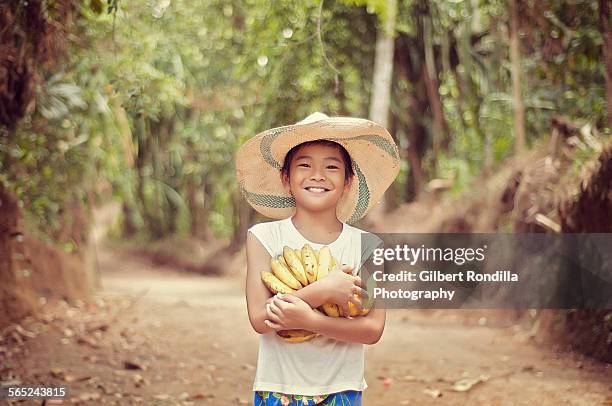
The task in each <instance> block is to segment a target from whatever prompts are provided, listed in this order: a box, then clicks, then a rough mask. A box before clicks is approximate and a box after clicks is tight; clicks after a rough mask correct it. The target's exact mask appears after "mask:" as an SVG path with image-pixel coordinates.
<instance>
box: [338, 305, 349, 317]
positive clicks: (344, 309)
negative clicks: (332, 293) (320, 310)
mask: <svg viewBox="0 0 612 406" xmlns="http://www.w3.org/2000/svg"><path fill="white" fill-rule="evenodd" d="M339 306H340V309H341V310H342V316H344V317H347V318H348V317H350V315H351V312H350V311H349V308H348V302H346V303H344V304H341V305H339Z"/></svg>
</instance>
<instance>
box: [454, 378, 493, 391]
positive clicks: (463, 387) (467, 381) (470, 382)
mask: <svg viewBox="0 0 612 406" xmlns="http://www.w3.org/2000/svg"><path fill="white" fill-rule="evenodd" d="M488 380H489V377H488V376H487V375H480V376H479V377H477V378H464V379H459V380H458V381H457V382H455V383H454V384H453V387H452V388H451V390H454V391H455V392H467V391H469V390H470V389H472V388H473V387H474V385H476V384H478V383H480V382H486V381H488Z"/></svg>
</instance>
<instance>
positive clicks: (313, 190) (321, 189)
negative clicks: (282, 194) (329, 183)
mask: <svg viewBox="0 0 612 406" xmlns="http://www.w3.org/2000/svg"><path fill="white" fill-rule="evenodd" d="M304 189H306V190H307V191H309V192H311V193H325V192H329V189H327V188H324V187H313V186H309V187H305V188H304Z"/></svg>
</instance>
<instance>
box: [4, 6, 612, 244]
mask: <svg viewBox="0 0 612 406" xmlns="http://www.w3.org/2000/svg"><path fill="white" fill-rule="evenodd" d="M389 4H393V3H392V2H387V1H382V0H340V1H331V0H330V1H327V2H323V3H322V2H321V1H319V0H317V1H314V0H306V1H303V2H267V1H263V0H232V1H220V0H207V1H204V2H189V1H186V0H175V1H172V2H169V1H165V0H164V1H162V0H159V1H154V2H149V1H143V0H138V1H132V2H119V1H117V0H107V1H106V2H104V1H103V0H91V1H89V2H85V3H83V5H82V6H81V8H80V10H79V18H78V19H77V20H76V22H75V26H74V27H72V28H71V29H72V30H73V31H72V33H71V36H70V37H69V38H70V41H71V42H70V44H69V45H70V49H69V52H68V55H69V57H68V59H67V60H66V61H65V63H63V64H62V66H61V69H59V68H56V69H52V70H50V71H48V72H47V71H44V70H43V73H44V74H43V75H42V76H43V77H44V81H43V84H42V85H41V86H40V87H39V88H38V89H37V92H36V94H37V99H36V104H35V107H36V108H35V110H34V112H33V114H31V115H30V116H29V117H27V118H26V119H25V120H24V121H22V123H21V124H20V126H19V127H18V129H17V130H16V131H15V133H14V134H11V137H2V138H0V179H1V180H3V181H5V182H7V183H9V185H10V186H11V188H12V189H13V190H15V191H16V192H17V194H18V196H19V197H20V198H21V199H22V201H23V203H24V206H25V207H26V208H27V209H28V210H30V212H31V214H32V218H34V219H39V220H41V221H40V223H41V224H43V228H44V227H48V228H49V229H51V230H57V229H58V228H60V227H61V224H60V218H61V217H60V212H61V211H62V208H64V207H65V206H66V205H67V204H68V202H69V201H72V200H74V199H81V200H83V199H85V196H86V195H87V191H88V189H89V188H90V187H91V185H92V184H94V183H95V182H97V181H98V180H99V179H105V180H107V181H108V182H110V184H111V185H112V187H113V190H114V192H115V194H116V196H117V197H118V198H120V199H121V200H122V201H123V202H124V205H125V206H126V210H125V211H124V214H125V216H126V217H125V218H124V228H125V230H126V232H131V233H136V234H142V235H143V236H146V237H148V238H160V237H162V236H164V235H167V234H173V233H176V234H181V235H184V234H187V233H192V234H196V235H200V234H201V235H205V234H207V232H208V231H211V232H212V233H213V234H214V235H215V236H217V237H223V238H231V237H233V236H234V235H235V233H236V230H237V225H238V224H239V221H238V204H237V202H238V201H239V196H238V190H237V185H236V184H235V178H234V167H233V157H234V154H235V152H236V149H237V148H238V146H239V145H241V144H242V143H243V142H244V141H246V140H247V139H248V138H250V137H252V136H253V135H255V134H257V133H258V132H260V131H262V130H264V129H267V128H270V127H275V126H280V125H284V124H290V123H293V122H296V121H298V120H300V119H301V118H303V117H305V116H306V115H308V114H310V113H311V112H313V111H316V110H318V111H323V112H326V113H328V114H331V115H353V116H361V117H365V116H367V114H368V110H369V100H370V96H371V94H370V92H371V88H372V86H371V78H372V74H373V67H374V59H375V42H376V41H375V39H376V35H377V34H376V33H377V27H380V23H382V22H384V20H385V18H387V17H386V16H388V15H389V12H391V11H392V10H390V9H389ZM521 4H523V8H524V9H522V10H521V16H522V17H521V33H522V34H521V48H522V49H521V51H522V61H521V63H522V70H523V77H524V81H523V89H522V91H523V101H524V103H525V106H526V110H527V111H526V113H527V133H528V142H533V141H535V140H536V139H538V138H541V137H543V136H547V135H548V133H549V131H550V128H549V127H550V125H549V123H550V120H551V118H552V117H553V116H554V115H560V116H564V117H567V118H568V119H569V120H575V121H580V122H583V121H585V120H586V121H587V122H589V123H591V124H592V125H593V126H594V127H595V128H602V127H604V126H605V124H604V123H605V114H606V109H605V107H606V105H605V87H604V76H603V72H604V64H603V63H602V62H601V61H602V43H603V39H602V35H601V32H600V29H599V26H598V20H597V18H598V8H597V2H595V1H586V0H580V1H574V2H566V1H564V2H552V1H545V2H540V3H538V4H537V5H536V4H535V3H534V4H532V3H529V2H521ZM396 6H397V10H395V12H396V26H395V31H396V34H397V36H398V40H397V41H396V46H397V45H398V44H404V45H405V46H404V47H400V48H398V50H396V56H395V67H394V69H395V82H394V83H393V100H392V114H393V118H394V121H395V122H396V128H395V133H396V135H397V139H398V142H399V144H400V147H401V149H402V150H407V149H408V148H415V150H417V155H418V157H419V158H420V159H421V160H422V162H423V164H422V165H423V168H422V169H423V170H424V173H425V175H426V177H444V178H452V179H454V181H455V182H454V185H455V186H454V187H455V191H459V190H461V189H462V188H464V187H466V186H467V185H468V184H469V182H470V180H471V179H472V178H473V177H474V176H475V175H477V174H478V173H480V171H481V170H482V169H483V168H484V167H485V166H487V167H488V168H489V169H490V168H491V167H494V166H495V165H497V164H499V163H500V162H501V161H503V160H504V159H506V158H508V157H509V156H510V155H511V154H512V153H513V144H514V136H513V110H512V103H513V101H512V96H511V94H512V92H511V72H510V63H509V50H508V35H509V34H508V15H509V14H508V9H507V7H508V6H507V4H506V2H504V1H501V0H488V1H481V2H474V1H460V0H457V1H441V0H436V1H431V2H415V1H400V2H397V3H396ZM536 6H537V7H536ZM426 50H429V51H431V54H432V55H433V65H434V66H433V67H432V66H429V67H427V68H428V69H431V68H433V69H434V70H435V73H436V78H435V79H436V80H437V84H438V97H439V101H440V104H441V106H442V110H443V120H444V126H445V129H444V131H445V133H446V138H447V140H448V143H447V145H446V146H445V147H444V148H442V149H441V150H436V149H434V145H435V143H434V139H433V138H434V137H433V129H434V117H433V113H432V111H433V108H432V103H433V100H432V99H431V95H428V92H427V88H426V86H425V84H424V79H423V75H422V72H423V70H424V64H425V60H426V58H425V52H426ZM406 72H408V73H409V74H406ZM419 129H421V130H422V134H424V138H423V139H422V140H420V141H419V143H417V144H415V143H414V141H415V137H416V136H417V135H418V131H417V130H419ZM404 152H405V151H404ZM416 173H417V171H415V169H414V168H411V167H410V165H409V164H408V161H407V160H406V159H404V161H403V162H402V169H401V175H400V177H399V179H398V181H397V185H396V186H397V187H396V191H397V192H398V195H399V196H400V198H401V199H409V198H412V197H413V195H412V194H411V193H410V191H409V190H408V188H407V187H406V185H409V184H410V183H411V182H414V179H412V177H413V176H415V174H416ZM426 180H427V179H425V181H426ZM196 225H197V227H196ZM198 227H200V228H202V229H200V230H198V229H196V228H198Z"/></svg>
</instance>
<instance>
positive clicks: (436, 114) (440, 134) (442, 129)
mask: <svg viewBox="0 0 612 406" xmlns="http://www.w3.org/2000/svg"><path fill="white" fill-rule="evenodd" d="M432 36H433V34H432V27H431V17H429V16H425V17H423V44H424V51H425V64H424V65H423V79H424V80H425V85H426V88H427V98H428V99H429V106H430V107H431V112H432V115H433V123H432V124H433V153H434V163H435V162H436V160H437V159H438V153H439V152H440V149H443V150H447V149H448V139H447V136H446V121H445V120H444V109H443V107H442V100H440V92H439V86H440V84H439V81H438V70H437V69H436V60H435V57H434V50H433V38H432Z"/></svg>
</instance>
